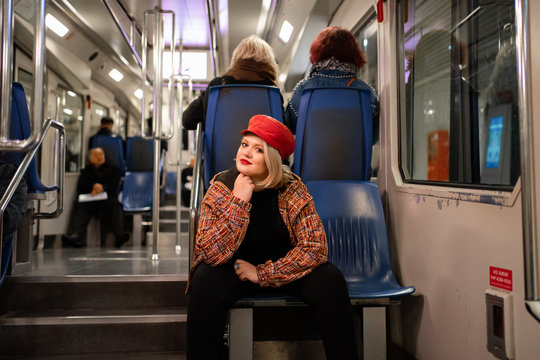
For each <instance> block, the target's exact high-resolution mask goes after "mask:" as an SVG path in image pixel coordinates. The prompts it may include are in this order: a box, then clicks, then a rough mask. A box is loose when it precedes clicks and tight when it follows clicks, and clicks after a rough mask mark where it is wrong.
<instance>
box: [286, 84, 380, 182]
mask: <svg viewBox="0 0 540 360" xmlns="http://www.w3.org/2000/svg"><path fill="white" fill-rule="evenodd" d="M371 119H372V116H371V102H370V94H369V91H368V90H366V89H353V88H348V87H335V88H334V87H332V88H328V87H325V88H312V89H306V90H304V91H303V92H302V95H301V98H300V106H299V109H298V121H297V125H296V144H295V149H294V163H293V166H292V170H293V172H294V173H295V174H297V175H298V176H300V177H301V178H302V180H303V181H304V182H306V181H314V180H369V179H370V177H371V151H372V150H371V147H372V145H373V144H372V142H373V140H372V134H373V124H372V120H371Z"/></svg>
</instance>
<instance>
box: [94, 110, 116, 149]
mask: <svg viewBox="0 0 540 360" xmlns="http://www.w3.org/2000/svg"><path fill="white" fill-rule="evenodd" d="M113 128H114V120H113V119H111V118H110V117H108V116H104V117H102V118H101V122H100V125H99V130H98V131H97V132H96V134H95V135H93V136H91V137H90V139H89V141H88V146H90V144H92V139H93V138H94V136H99V135H101V136H113V137H116V136H120V135H118V134H117V133H115V132H113Z"/></svg>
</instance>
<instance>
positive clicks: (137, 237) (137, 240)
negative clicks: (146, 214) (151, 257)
mask: <svg viewBox="0 0 540 360" xmlns="http://www.w3.org/2000/svg"><path fill="white" fill-rule="evenodd" d="M141 243H142V214H133V247H137V248H140V247H141Z"/></svg>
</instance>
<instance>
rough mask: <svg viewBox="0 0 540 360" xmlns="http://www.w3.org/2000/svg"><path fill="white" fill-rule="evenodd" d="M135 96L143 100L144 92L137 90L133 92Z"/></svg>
mask: <svg viewBox="0 0 540 360" xmlns="http://www.w3.org/2000/svg"><path fill="white" fill-rule="evenodd" d="M133 95H135V97H136V98H137V99H142V96H143V91H142V90H141V89H137V90H135V91H134V92H133Z"/></svg>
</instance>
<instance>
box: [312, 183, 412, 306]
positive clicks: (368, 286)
mask: <svg viewBox="0 0 540 360" xmlns="http://www.w3.org/2000/svg"><path fill="white" fill-rule="evenodd" d="M306 186H307V187H308V190H309V192H310V194H311V195H312V196H313V201H314V202H315V207H316V209H317V213H318V214H319V216H320V218H321V221H322V223H323V226H324V229H325V231H326V236H327V238H328V260H329V261H330V262H332V263H333V264H334V265H336V266H337V267H338V268H339V269H340V270H341V272H342V273H343V275H344V277H345V280H346V281H347V286H348V288H349V295H350V296H351V297H352V298H355V297H359V298H377V297H399V296H402V295H406V294H408V293H412V292H414V287H407V288H402V287H401V285H399V283H398V282H397V281H396V279H395V276H394V273H393V270H392V263H391V260H390V250H389V246H388V237H387V234H386V224H385V221H384V214H383V209H382V203H381V197H380V194H379V188H378V187H377V184H376V183H373V182H368V181H312V182H307V183H306Z"/></svg>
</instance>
